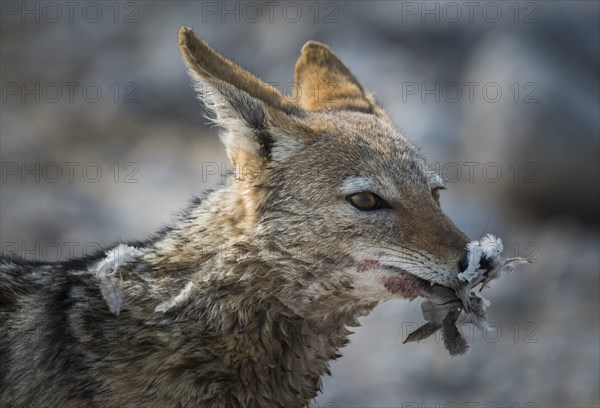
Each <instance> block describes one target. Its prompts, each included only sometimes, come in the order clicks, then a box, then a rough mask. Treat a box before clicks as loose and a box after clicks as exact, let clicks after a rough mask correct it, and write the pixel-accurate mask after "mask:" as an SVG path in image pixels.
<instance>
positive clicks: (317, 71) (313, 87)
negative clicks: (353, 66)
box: [294, 41, 383, 114]
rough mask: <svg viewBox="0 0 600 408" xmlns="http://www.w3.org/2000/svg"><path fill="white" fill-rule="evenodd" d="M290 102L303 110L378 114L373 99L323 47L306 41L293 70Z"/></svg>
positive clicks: (331, 53)
mask: <svg viewBox="0 0 600 408" xmlns="http://www.w3.org/2000/svg"><path fill="white" fill-rule="evenodd" d="M294 85H295V87H294V100H295V101H296V103H297V104H298V105H299V106H300V107H301V108H302V109H304V110H307V111H318V110H351V111H359V112H365V113H374V114H380V113H381V114H382V113H383V110H382V109H381V108H380V107H379V106H377V104H376V102H375V100H374V98H373V96H372V95H371V94H370V93H369V92H368V91H366V90H365V89H364V88H363V87H362V85H361V84H360V83H359V82H358V80H357V79H356V78H355V77H354V75H352V72H350V70H349V69H348V68H347V67H346V66H345V65H344V63H343V62H342V61H340V59H339V58H338V57H337V56H336V55H335V54H334V53H333V52H332V51H331V50H330V49H329V47H328V46H326V45H325V44H321V43H319V42H317V41H308V42H307V43H306V44H304V47H302V51H301V52H300V58H298V62H296V67H295V69H294Z"/></svg>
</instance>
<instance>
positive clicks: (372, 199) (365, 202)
mask: <svg viewBox="0 0 600 408" xmlns="http://www.w3.org/2000/svg"><path fill="white" fill-rule="evenodd" d="M346 200H348V202H349V203H350V204H352V206H353V207H354V208H357V209H359V210H361V211H373V210H379V209H382V208H390V206H389V205H388V203H386V202H385V200H383V199H382V198H381V197H379V196H378V195H377V194H374V193H369V192H362V193H356V194H351V195H349V196H348V197H346Z"/></svg>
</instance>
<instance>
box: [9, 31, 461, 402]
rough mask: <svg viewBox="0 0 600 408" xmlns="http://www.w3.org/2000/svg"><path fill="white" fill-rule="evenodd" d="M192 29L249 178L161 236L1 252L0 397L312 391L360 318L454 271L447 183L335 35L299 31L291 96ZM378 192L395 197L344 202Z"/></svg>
mask: <svg viewBox="0 0 600 408" xmlns="http://www.w3.org/2000/svg"><path fill="white" fill-rule="evenodd" d="M179 44H180V47H181V50H182V54H183V58H184V60H185V62H186V63H187V65H188V68H189V71H190V74H191V76H192V78H193V80H194V81H195V85H196V87H197V89H198V91H199V94H200V98H201V99H202V101H203V102H204V103H205V104H206V106H207V107H208V108H209V109H210V110H211V111H212V112H213V113H214V117H213V120H214V122H215V123H216V124H218V125H219V126H220V127H221V128H222V129H223V133H222V135H221V138H222V140H223V143H224V144H225V147H226V150H227V153H228V155H229V157H230V159H231V160H232V162H233V163H234V164H235V165H236V168H237V169H238V170H237V171H236V178H235V180H232V181H231V182H230V183H229V184H228V185H226V186H225V187H224V188H223V189H221V190H219V191H217V192H214V193H211V194H209V195H208V196H207V197H206V198H205V199H204V200H202V201H200V200H198V199H196V200H194V201H193V202H192V204H191V206H190V208H189V209H188V211H187V212H186V213H185V215H183V216H181V217H180V218H179V219H178V220H177V221H176V222H175V223H174V225H173V226H171V227H169V228H168V229H166V230H164V231H162V232H161V233H159V234H157V235H156V236H155V237H154V238H153V239H151V240H149V241H146V242H141V243H132V244H127V245H124V244H121V245H119V246H117V245H115V246H114V247H112V248H108V249H109V250H111V249H112V252H107V253H100V254H98V255H97V256H95V257H93V258H89V259H81V260H75V261H69V262H65V263H53V264H42V263H31V262H27V261H24V260H17V259H3V260H1V261H0V328H1V338H0V340H1V343H0V366H1V367H0V406H11V407H13V406H14V407H34V406H37V407H41V406H44V407H59V406H60V407H66V406H73V407H75V406H87V407H138V406H144V407H161V408H162V407H183V406H194V407H196V406H197V407H232V406H246V407H279V406H280V407H287V408H290V407H300V406H305V405H306V404H308V403H309V402H310V401H311V399H313V398H314V397H315V396H316V394H317V392H318V391H319V390H320V388H321V376H322V375H324V374H327V373H329V369H328V362H329V361H330V360H332V359H335V358H337V357H339V356H340V354H339V350H340V349H341V348H342V347H343V346H344V345H345V344H347V342H348V335H349V334H350V331H349V329H348V327H353V326H356V325H358V322H357V318H358V317H360V316H363V315H365V314H367V313H369V312H370V311H371V310H372V309H373V308H374V307H375V306H376V305H377V303H379V302H381V301H385V300H388V299H391V298H393V297H404V298H408V299H413V298H415V297H417V296H426V295H427V287H428V286H430V283H432V282H435V283H438V284H442V285H445V286H451V287H454V286H457V285H459V280H458V278H457V274H458V273H459V272H460V269H459V267H458V266H457V265H458V263H459V261H460V259H461V258H462V257H463V255H464V252H465V245H466V244H467V242H468V241H469V240H468V238H467V237H466V236H465V235H464V234H463V233H462V232H461V231H460V230H459V229H458V228H457V227H456V226H455V225H454V224H453V223H452V222H451V221H450V220H449V219H448V218H447V217H446V216H445V215H444V214H443V212H442V211H441V208H440V206H439V203H438V189H440V188H442V185H441V180H440V179H439V177H438V176H436V175H435V174H433V173H432V172H431V171H429V170H428V169H427V166H426V165H425V162H424V161H423V159H422V158H421V156H420V155H419V154H418V153H417V151H416V149H415V148H413V147H412V146H411V145H410V144H409V143H408V142H407V141H406V139H404V138H403V137H402V136H401V135H400V134H399V133H398V132H397V130H395V128H394V126H393V125H392V124H391V122H390V120H389V119H388V117H387V116H386V114H385V112H384V111H383V110H382V109H381V107H379V106H378V105H377V104H376V102H375V100H374V98H373V97H372V95H371V94H370V93H369V92H368V91H366V90H365V89H364V88H363V87H362V86H361V85H360V84H359V83H358V81H357V80H356V78H355V77H354V76H353V75H352V74H351V73H350V71H349V70H348V68H346V67H345V66H344V65H343V63H342V62H341V61H340V60H339V59H338V58H337V57H336V56H335V55H334V54H333V53H332V52H331V51H330V50H329V48H327V47H326V46H324V45H322V44H319V43H316V42H309V43H307V44H306V45H305V46H304V48H303V49H302V52H301V55H300V59H299V61H298V63H297V65H296V70H295V75H294V78H295V82H296V91H295V93H294V94H293V95H291V96H284V95H282V94H280V93H279V91H278V90H276V89H275V88H272V87H270V86H269V85H267V84H265V83H264V82H262V81H260V80H259V79H258V78H256V77H254V76H253V75H252V74H250V73H249V72H247V71H245V70H243V69H242V68H240V67H239V66H237V65H235V64H234V63H232V62H231V61H229V60H226V59H225V58H224V57H222V56H221V55H219V54H217V53H216V52H215V51H213V50H212V49H210V48H209V47H208V46H207V45H206V44H205V43H204V42H202V41H201V40H199V39H197V38H196V37H195V36H194V34H193V33H192V31H191V30H190V29H188V28H185V27H184V28H182V29H181V31H180V34H179ZM315 90H316V91H315ZM365 191H370V192H373V193H376V194H377V195H378V196H379V197H381V198H383V199H384V200H385V201H386V202H387V203H388V204H389V208H385V209H382V210H374V211H360V210H359V209H357V208H354V207H353V206H352V205H351V204H350V203H349V202H348V200H347V197H348V196H350V195H352V194H355V193H359V192H365ZM120 250H124V251H128V253H127V256H120V255H123V254H118V253H117V252H118V251H120Z"/></svg>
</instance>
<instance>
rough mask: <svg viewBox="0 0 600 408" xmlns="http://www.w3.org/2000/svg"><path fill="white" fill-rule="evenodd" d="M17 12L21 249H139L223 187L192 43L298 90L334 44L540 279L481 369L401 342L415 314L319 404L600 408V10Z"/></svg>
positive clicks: (7, 216) (201, 6)
mask: <svg viewBox="0 0 600 408" xmlns="http://www.w3.org/2000/svg"><path fill="white" fill-rule="evenodd" d="M0 4H1V11H2V15H1V18H2V20H1V28H0V34H1V39H0V45H1V54H0V68H1V75H0V76H1V83H2V102H1V105H0V107H1V112H0V113H1V119H0V131H1V138H0V139H1V140H0V147H1V152H0V160H1V163H2V180H1V184H0V192H1V196H0V222H1V224H0V225H1V229H0V241H1V244H2V252H3V253H5V254H13V255H20V256H24V257H26V258H29V259H38V260H57V259H66V258H68V257H69V256H79V255H82V254H85V253H88V252H92V251H94V250H97V249H98V248H99V247H101V246H104V245H108V244H110V243H112V242H115V241H122V240H132V239H143V238H144V237H146V236H147V235H148V234H150V233H152V232H153V231H155V230H156V229H158V228H159V227H160V226H162V225H164V224H166V223H168V222H169V220H170V219H171V218H172V216H173V214H174V213H175V212H177V211H178V210H180V209H182V208H184V207H185V205H186V204H185V203H186V201H187V200H188V198H189V197H190V196H191V195H192V194H198V193H200V194H201V193H202V192H203V191H205V190H208V189H211V188H214V187H215V186H218V185H219V183H221V182H222V177H221V173H220V169H221V168H222V167H224V166H226V165H227V164H226V158H225V155H224V151H223V148H222V147H221V145H220V144H219V141H218V138H217V133H216V129H211V128H210V127H209V126H207V125H206V120H205V119H204V114H205V112H204V110H203V107H202V105H201V104H200V102H198V101H197V100H196V99H195V96H194V92H193V90H192V87H191V85H190V81H189V80H188V78H187V75H186V72H185V69H184V65H183V63H182V61H181V58H180V55H179V50H178V47H177V31H178V29H179V27H180V26H181V25H189V26H191V27H193V28H194V30H195V31H196V33H197V34H198V35H200V36H201V37H202V38H204V39H205V40H207V41H208V43H209V44H210V45H211V46H213V47H214V48H216V49H217V50H218V51H220V52H222V53H224V54H225V55H226V56H228V57H230V58H232V59H234V60H235V61H237V62H239V63H241V64H242V65H243V66H245V67H246V68H248V69H249V70H251V71H252V72H254V73H256V74H257V75H258V76H260V77H261V78H264V79H265V80H267V81H269V82H272V83H274V84H275V85H276V86H278V87H279V88H280V89H283V90H286V89H287V90H290V89H291V81H292V70H293V66H294V63H295V60H296V58H297V56H298V54H299V51H300V48H301V47H302V45H303V44H304V42H305V41H307V40H309V39H315V40H319V41H322V42H325V43H327V44H328V45H330V46H331V48H332V49H333V50H334V51H335V52H336V53H337V54H338V55H339V56H340V57H341V58H342V59H343V60H344V61H345V62H346V64H347V65H348V66H349V67H350V68H351V69H352V71H353V72H354V74H355V75H356V76H357V77H358V78H359V79H360V80H361V81H362V82H363V84H364V85H365V86H366V87H367V88H369V89H371V90H372V91H373V92H375V93H376V95H377V97H378V99H379V100H380V101H381V102H382V103H383V104H384V105H385V106H386V108H387V110H388V112H389V113H390V115H391V116H392V118H393V119H394V120H395V122H396V123H397V125H398V127H399V128H400V129H401V131H402V132H403V133H404V134H405V135H407V137H409V138H410V139H411V140H412V141H414V142H415V143H416V144H418V145H420V146H422V148H423V152H424V153H425V154H426V155H427V157H428V159H429V161H430V163H431V165H432V167H434V168H436V169H437V170H438V171H440V172H441V173H442V176H443V177H444V178H445V179H446V180H447V185H448V187H449V188H448V190H447V191H445V192H444V193H443V195H442V205H443V207H444V208H445V210H446V211H447V212H448V213H449V215H450V216H451V218H453V219H454V220H455V221H456V222H457V224H458V225H459V226H461V227H462V228H463V229H464V230H465V231H466V232H467V233H468V234H469V235H470V236H471V237H472V238H474V239H477V238H479V237H480V236H481V235H482V234H483V233H485V232H493V233H495V234H498V235H499V236H500V237H502V238H503V239H504V242H505V247H506V252H507V254H509V255H513V254H514V256H527V257H530V258H532V259H534V260H535V261H536V263H534V264H533V265H531V266H528V267H523V268H521V269H520V270H519V271H518V272H516V273H515V274H514V275H512V276H509V277H506V278H505V279H503V280H501V281H497V282H494V284H493V286H492V288H491V289H489V290H488V291H487V292H486V297H487V298H489V299H490V300H491V301H492V303H493V306H492V307H491V309H490V311H489V312H490V320H491V321H492V322H494V324H495V326H496V327H497V331H496V333H495V334H488V335H483V334H482V333H481V332H480V331H478V330H473V331H472V332H470V333H468V335H469V337H470V338H471V340H472V350H471V353H470V354H469V355H467V356H463V357H459V358H450V357H449V356H448V353H447V352H446V351H445V350H444V347H443V344H442V343H441V342H440V341H439V339H437V340H436V339H431V340H428V341H426V342H425V343H421V344H410V345H403V344H402V340H403V338H404V337H405V336H406V335H407V334H408V333H409V332H410V331H412V330H414V329H415V328H416V327H417V326H418V325H419V324H420V323H421V322H422V318H421V313H420V308H419V304H418V302H412V303H409V302H407V301H400V300H399V301H393V302H388V303H386V304H384V305H382V306H380V307H378V308H377V309H376V311H375V312H374V313H372V314H371V315H369V316H368V317H366V318H364V319H363V320H362V323H363V326H362V327H361V328H358V329H357V330H356V334H354V335H353V337H352V338H351V339H352V343H351V344H350V345H349V346H348V347H347V348H346V349H344V357H343V358H342V359H340V360H339V361H337V362H335V363H334V364H333V365H332V377H331V378H326V379H325V381H324V387H323V393H322V394H321V395H320V396H319V397H318V398H317V399H316V401H315V406H321V407H322V406H331V407H405V408H417V407H418V408H423V407H442V408H443V407H452V408H455V407H461V408H462V407H488V408H492V407H497V406H511V407H527V408H533V407H596V406H598V405H599V403H600V395H599V386H598V384H599V383H600V375H599V370H600V368H599V366H600V357H599V354H600V344H599V338H600V333H599V320H600V316H599V314H600V304H599V287H600V281H599V275H600V274H599V234H598V194H599V169H598V157H599V156H598V154H599V147H600V146H599V112H600V103H599V87H600V81H599V72H600V71H599V68H600V63H599V44H598V43H599V35H598V34H599V24H600V23H599V15H600V14H599V12H600V10H599V4H600V3H598V2H596V1H552V2H532V1H525V2H499V1H498V2H484V1H477V2H461V1H458V2H438V1H427V2H421V1H419V2H400V1H398V2H393V1H381V2H379V1H352V2H342V1H325V2H319V3H317V2H260V1H258V2H221V1H218V2H211V1H207V2H200V1H197V2H167V1H147V2H144V1H135V2H133V1H132V2H127V1H124V2H111V1H107V2H104V1H103V2H83V1H82V2H41V3H36V2H11V1H3V2H2V3H0ZM327 404H329V405H327ZM436 404H437V405H436Z"/></svg>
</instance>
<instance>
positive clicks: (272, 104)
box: [179, 27, 301, 168]
mask: <svg viewBox="0 0 600 408" xmlns="http://www.w3.org/2000/svg"><path fill="white" fill-rule="evenodd" d="M179 47H180V49H181V53H182V55H183V59H184V61H185V62H186V64H187V67H188V70H189V72H190V76H191V77H192V79H193V80H194V82H195V85H196V90H197V91H198V93H199V96H200V99H201V100H202V101H203V102H204V103H205V105H206V106H207V108H209V109H210V110H211V111H212V112H213V113H214V115H215V119H214V121H215V122H216V124H217V125H219V126H221V127H223V128H224V129H225V132H224V133H223V134H222V135H221V140H222V141H223V143H224V144H225V147H226V149H227V155H228V156H229V158H230V160H231V161H232V162H233V163H234V164H235V165H236V166H240V167H241V168H245V167H246V166H252V167H256V165H257V163H262V162H263V161H265V160H267V159H268V158H269V155H270V148H271V145H272V143H273V140H272V136H271V133H270V132H269V119H270V118H271V117H281V115H290V116H298V115H301V110H300V109H298V108H297V107H295V106H294V105H292V104H291V103H290V102H289V101H288V100H286V99H285V97H284V96H283V95H282V94H281V93H280V92H279V91H278V90H277V89H275V88H273V87H272V86H270V85H267V84H265V83H264V82H263V81H261V80H260V79H258V78H257V77H255V76H254V75H252V74H251V73H250V72H248V71H246V70H244V69H243V68H241V67H240V66H238V65H236V64H235V63H233V62H231V61H229V60H227V59H226V58H224V57H223V56H221V55H220V54H218V53H217V52H215V51H214V50H212V49H211V48H210V47H209V46H208V45H206V43H205V42H204V41H202V40H200V39H198V38H197V37H196V36H195V35H194V33H193V31H192V30H191V29H190V28H188V27H182V28H181V29H180V30H179Z"/></svg>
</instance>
